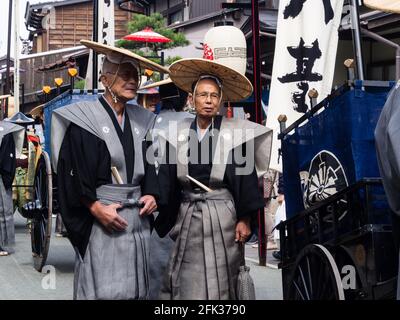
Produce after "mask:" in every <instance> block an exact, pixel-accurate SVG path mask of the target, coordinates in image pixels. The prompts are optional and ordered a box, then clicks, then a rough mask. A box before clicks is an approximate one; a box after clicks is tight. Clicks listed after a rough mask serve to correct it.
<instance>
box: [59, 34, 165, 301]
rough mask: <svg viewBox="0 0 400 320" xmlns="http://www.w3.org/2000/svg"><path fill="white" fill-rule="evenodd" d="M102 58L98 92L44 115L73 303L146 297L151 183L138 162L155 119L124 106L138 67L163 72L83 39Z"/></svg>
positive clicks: (154, 189)
mask: <svg viewBox="0 0 400 320" xmlns="http://www.w3.org/2000/svg"><path fill="white" fill-rule="evenodd" d="M81 43H82V44H84V45H85V46H87V47H88V48H91V49H93V50H95V51H97V52H98V53H102V54H104V55H105V58H104V62H103V66H102V71H101V76H100V80H101V81H102V83H103V85H104V87H105V88H106V92H105V94H104V95H102V96H100V97H99V99H98V100H96V101H95V102H87V101H82V102H79V103H76V104H73V105H69V106H66V107H63V108H60V109H57V110H56V111H55V112H54V113H53V115H52V126H51V128H52V133H51V134H52V135H51V147H52V163H53V168H56V169H57V178H58V180H57V184H58V190H59V196H60V208H61V214H62V218H63V221H64V223H65V226H66V228H67V231H68V236H69V238H70V240H71V243H72V244H73V246H74V247H75V248H76V252H77V255H76V265H75V278H74V298H75V299H147V298H148V295H149V275H148V259H149V251H148V248H149V237H150V219H149V215H150V214H151V213H152V212H153V211H154V210H155V209H156V207H157V205H156V200H155V197H157V196H158V185H157V184H156V174H155V169H154V166H151V165H149V164H148V162H147V161H146V159H145V158H144V157H145V153H146V152H145V151H146V141H145V140H146V136H147V134H148V131H149V129H150V128H151V127H152V126H153V123H154V118H155V116H154V115H153V114H152V113H151V112H149V111H147V110H145V109H143V108H140V107H138V106H131V105H126V102H127V101H129V100H131V99H133V98H134V97H135V95H136V91H137V88H138V86H139V78H140V70H141V68H149V69H152V70H155V71H159V72H167V70H166V69H165V68H163V67H162V66H159V65H158V64H156V63H153V62H151V61H149V60H147V59H145V58H142V57H140V56H138V55H135V54H133V53H131V52H130V51H128V50H125V49H121V48H114V47H110V46H107V45H103V44H99V43H96V42H91V41H85V40H82V41H81Z"/></svg>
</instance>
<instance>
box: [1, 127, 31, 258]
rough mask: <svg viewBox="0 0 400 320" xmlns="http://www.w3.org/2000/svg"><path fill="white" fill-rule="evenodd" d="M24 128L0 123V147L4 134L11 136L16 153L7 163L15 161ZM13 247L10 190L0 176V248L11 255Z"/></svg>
mask: <svg viewBox="0 0 400 320" xmlns="http://www.w3.org/2000/svg"><path fill="white" fill-rule="evenodd" d="M24 132H25V130H24V128H23V127H21V126H19V125H16V124H13V123H10V122H4V121H2V122H0V146H1V142H2V140H3V137H4V136H5V135H6V134H10V133H12V134H13V138H14V142H15V147H16V151H15V152H14V154H10V158H9V161H15V158H16V157H19V154H20V153H21V150H22V144H23V139H24ZM14 246H15V227H14V210H13V200H12V189H11V188H10V189H6V188H5V186H4V183H3V179H2V177H1V176H0V248H1V249H2V250H5V251H7V252H8V253H13V252H14V251H15V250H14Z"/></svg>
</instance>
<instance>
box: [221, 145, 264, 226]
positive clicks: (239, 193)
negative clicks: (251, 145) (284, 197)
mask: <svg viewBox="0 0 400 320" xmlns="http://www.w3.org/2000/svg"><path fill="white" fill-rule="evenodd" d="M239 150H240V152H241V155H240V160H239V157H237V152H239ZM251 156H252V155H251V154H249V155H247V154H246V145H242V146H239V147H238V149H237V150H236V149H235V152H233V155H232V158H233V161H232V163H231V164H227V167H226V171H225V178H224V180H225V183H226V184H227V185H228V187H229V189H230V191H231V192H232V195H233V198H234V200H235V208H236V215H237V218H238V219H240V218H242V217H245V216H250V217H251V218H255V217H256V215H257V213H258V210H259V209H262V208H264V199H263V195H262V192H261V189H260V186H259V181H258V177H257V173H256V170H255V164H254V160H252V158H251ZM253 158H254V157H253ZM243 159H245V161H244V160H243ZM244 168H246V169H245V170H243V169H244Z"/></svg>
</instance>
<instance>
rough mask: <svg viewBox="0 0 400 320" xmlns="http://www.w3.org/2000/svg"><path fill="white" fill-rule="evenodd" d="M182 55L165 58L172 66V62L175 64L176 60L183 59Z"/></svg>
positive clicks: (166, 62) (168, 64)
mask: <svg viewBox="0 0 400 320" xmlns="http://www.w3.org/2000/svg"><path fill="white" fill-rule="evenodd" d="M181 59H182V57H180V56H175V57H168V58H167V59H165V64H166V65H167V66H170V65H171V64H173V63H174V62H175V61H178V60H181Z"/></svg>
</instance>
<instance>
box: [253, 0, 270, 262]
mask: <svg viewBox="0 0 400 320" xmlns="http://www.w3.org/2000/svg"><path fill="white" fill-rule="evenodd" d="M251 17H252V19H251V21H252V33H253V38H252V41H253V76H254V78H253V79H254V81H253V85H254V108H255V116H256V122H257V123H259V124H261V123H262V120H263V119H262V113H261V110H262V106H261V71H260V20H259V15H258V0H251ZM266 249H267V248H266V236H265V213H264V210H263V209H262V210H259V211H258V258H259V264H260V265H261V266H266V263H267V250H266Z"/></svg>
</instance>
